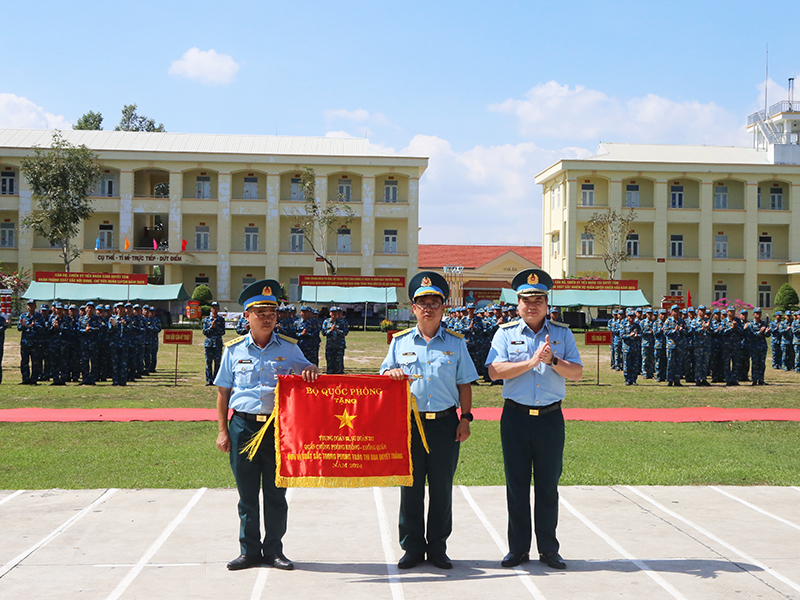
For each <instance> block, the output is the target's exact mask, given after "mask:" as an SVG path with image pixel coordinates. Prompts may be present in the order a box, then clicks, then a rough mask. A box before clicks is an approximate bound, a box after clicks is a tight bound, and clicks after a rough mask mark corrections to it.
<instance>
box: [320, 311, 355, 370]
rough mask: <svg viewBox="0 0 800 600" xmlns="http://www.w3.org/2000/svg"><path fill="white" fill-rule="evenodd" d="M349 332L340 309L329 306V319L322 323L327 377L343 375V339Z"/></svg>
mask: <svg viewBox="0 0 800 600" xmlns="http://www.w3.org/2000/svg"><path fill="white" fill-rule="evenodd" d="M349 332H350V327H349V326H348V325H347V321H346V320H344V319H343V318H342V309H341V308H340V307H339V306H331V310H330V317H328V318H327V319H325V321H324V322H323V323H322V335H324V336H325V363H326V364H327V369H326V372H327V373H328V375H341V374H343V373H344V350H345V348H346V347H347V341H346V340H345V338H346V337H347V334H348V333H349Z"/></svg>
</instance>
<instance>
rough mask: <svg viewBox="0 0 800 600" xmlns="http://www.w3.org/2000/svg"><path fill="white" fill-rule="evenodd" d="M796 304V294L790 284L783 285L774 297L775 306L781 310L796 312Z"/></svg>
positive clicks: (799, 301) (799, 300)
mask: <svg viewBox="0 0 800 600" xmlns="http://www.w3.org/2000/svg"><path fill="white" fill-rule="evenodd" d="M798 304H800V298H798V297H797V292H796V291H795V289H794V288H793V287H792V286H791V285H790V284H788V283H784V284H783V285H782V286H781V289H779V290H778V293H777V294H776V295H775V306H776V307H777V308H779V309H781V310H786V309H789V310H797V307H798Z"/></svg>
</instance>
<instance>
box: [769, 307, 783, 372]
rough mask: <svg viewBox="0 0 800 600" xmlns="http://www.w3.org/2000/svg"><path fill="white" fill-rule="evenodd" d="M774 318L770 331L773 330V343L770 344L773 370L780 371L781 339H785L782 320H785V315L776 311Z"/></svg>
mask: <svg viewBox="0 0 800 600" xmlns="http://www.w3.org/2000/svg"><path fill="white" fill-rule="evenodd" d="M772 316H773V317H774V320H773V322H772V323H770V329H771V330H772V343H771V344H770V345H771V347H772V368H773V369H780V368H781V366H782V359H781V357H782V354H781V338H782V337H783V335H782V333H781V331H780V325H781V320H783V313H782V312H781V311H779V310H776V311H775V312H774V313H773V315H772Z"/></svg>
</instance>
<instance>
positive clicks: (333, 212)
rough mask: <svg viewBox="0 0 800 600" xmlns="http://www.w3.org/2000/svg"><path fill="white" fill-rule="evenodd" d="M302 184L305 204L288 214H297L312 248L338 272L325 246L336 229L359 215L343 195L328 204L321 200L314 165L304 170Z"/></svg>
mask: <svg viewBox="0 0 800 600" xmlns="http://www.w3.org/2000/svg"><path fill="white" fill-rule="evenodd" d="M301 185H302V189H303V199H304V203H303V207H302V208H295V209H292V210H290V211H288V212H287V214H290V215H291V216H292V217H294V218H295V223H297V226H298V227H299V228H301V229H302V230H303V238H304V239H305V241H306V243H307V244H308V246H309V247H310V248H311V251H312V252H313V253H314V254H315V255H316V256H317V258H320V259H322V260H323V261H324V262H325V267H326V269H327V271H328V275H336V265H334V264H333V262H332V261H331V260H330V259H329V258H328V253H327V251H326V248H325V246H326V243H327V237H328V234H329V233H331V232H333V231H334V230H336V229H341V228H343V227H347V225H348V224H350V222H351V221H352V220H353V219H354V218H355V216H356V215H355V213H354V212H353V209H352V208H350V206H349V205H348V204H347V203H346V202H344V201H343V198H342V196H341V195H340V196H339V197H338V198H337V199H336V200H329V201H328V202H326V203H324V204H323V202H320V201H318V200H317V186H316V178H315V177H314V169H312V168H310V167H307V168H305V169H304V170H303V174H302V175H301Z"/></svg>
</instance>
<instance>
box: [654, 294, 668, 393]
mask: <svg viewBox="0 0 800 600" xmlns="http://www.w3.org/2000/svg"><path fill="white" fill-rule="evenodd" d="M662 315H663V317H664V318H663V319H662ZM666 315H667V309H665V308H662V309H659V311H658V319H657V320H656V321H655V322H654V323H653V337H654V338H655V342H654V348H655V351H654V354H655V361H656V381H666V380H667V338H666V336H665V335H664V329H663V328H664V321H666Z"/></svg>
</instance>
